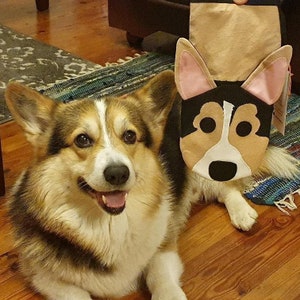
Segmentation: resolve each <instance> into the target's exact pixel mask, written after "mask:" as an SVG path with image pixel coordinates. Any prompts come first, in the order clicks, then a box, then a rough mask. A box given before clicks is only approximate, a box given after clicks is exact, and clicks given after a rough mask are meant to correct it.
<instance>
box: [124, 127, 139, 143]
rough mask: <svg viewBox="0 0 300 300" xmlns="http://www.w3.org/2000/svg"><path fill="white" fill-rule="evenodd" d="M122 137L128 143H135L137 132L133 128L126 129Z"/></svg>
mask: <svg viewBox="0 0 300 300" xmlns="http://www.w3.org/2000/svg"><path fill="white" fill-rule="evenodd" d="M122 138H123V141H124V142H125V143H126V144H134V143H135V142H136V133H135V132H134V131H132V130H126V131H125V132H124V133H123V136H122Z"/></svg>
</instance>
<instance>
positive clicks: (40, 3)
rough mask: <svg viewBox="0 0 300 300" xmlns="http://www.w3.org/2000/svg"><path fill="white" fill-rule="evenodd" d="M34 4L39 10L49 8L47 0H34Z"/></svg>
mask: <svg viewBox="0 0 300 300" xmlns="http://www.w3.org/2000/svg"><path fill="white" fill-rule="evenodd" d="M35 4H36V8H37V10H39V11H43V10H47V9H48V8H49V0H35Z"/></svg>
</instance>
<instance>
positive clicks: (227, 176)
mask: <svg viewBox="0 0 300 300" xmlns="http://www.w3.org/2000/svg"><path fill="white" fill-rule="evenodd" d="M208 172H209V176H210V177H211V178H212V179H213V180H217V181H227V180H231V179H232V178H233V177H234V176H235V175H236V172H237V165H236V164H235V163H232V162H230V161H220V160H218V161H213V162H212V163H210V165H209V170H208Z"/></svg>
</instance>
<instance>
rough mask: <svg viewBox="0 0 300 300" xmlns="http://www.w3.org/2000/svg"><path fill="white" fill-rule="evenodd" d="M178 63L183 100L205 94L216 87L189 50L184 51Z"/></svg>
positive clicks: (180, 91)
mask: <svg viewBox="0 0 300 300" xmlns="http://www.w3.org/2000/svg"><path fill="white" fill-rule="evenodd" d="M178 63H179V68H178V69H177V70H178V73H179V74H177V75H178V79H179V81H178V84H179V93H180V95H181V97H182V98H183V100H186V99H189V98H192V97H195V96H197V95H200V94H203V93H205V92H207V91H209V90H211V89H213V88H214V87H215V86H214V85H213V84H212V82H211V81H210V80H209V79H208V78H207V76H206V74H205V71H204V70H203V68H202V67H201V66H200V65H199V63H198V62H197V60H196V58H195V57H194V56H193V55H191V54H190V53H189V52H188V51H182V53H181V55H180V59H179V62H178ZM203 63H204V62H203Z"/></svg>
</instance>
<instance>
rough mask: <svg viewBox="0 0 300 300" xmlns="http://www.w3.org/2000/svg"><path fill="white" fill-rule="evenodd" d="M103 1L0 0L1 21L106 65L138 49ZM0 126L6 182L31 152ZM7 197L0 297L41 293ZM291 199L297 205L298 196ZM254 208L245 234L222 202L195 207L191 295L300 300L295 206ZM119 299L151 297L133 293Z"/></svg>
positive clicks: (184, 247)
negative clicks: (26, 273)
mask: <svg viewBox="0 0 300 300" xmlns="http://www.w3.org/2000/svg"><path fill="white" fill-rule="evenodd" d="M106 2H107V1H104V0H103V1H102V0H82V1H78V0H64V1H50V11H49V12H42V13H37V12H36V9H35V6H34V1H33V0H1V1H0V23H2V24H3V25H6V26H9V27H11V28H12V29H15V30H17V31H19V32H21V33H24V34H27V35H30V36H32V37H34V38H36V39H38V40H40V41H43V42H45V43H49V44H51V45H54V46H57V47H59V48H62V49H64V50H67V51H69V52H71V53H73V54H75V55H78V56H80V57H83V58H85V59H89V60H92V61H94V62H96V63H99V64H104V63H105V62H108V61H109V62H114V61H116V60H117V59H118V58H120V57H125V56H128V55H129V56H132V55H133V54H134V53H135V52H136V50H134V49H132V48H129V47H128V45H127V43H126V40H125V34H124V32H121V31H119V30H117V29H113V28H109V27H108V24H107V4H106ZM0 130H1V138H2V144H3V145H2V146H3V154H4V167H5V177H6V186H7V188H8V189H9V188H10V187H11V186H12V183H13V182H14V180H15V179H16V176H17V175H18V174H19V173H20V171H21V170H22V168H23V167H24V166H26V165H27V163H28V161H29V160H30V157H31V154H32V153H31V149H30V147H29V145H28V143H27V142H26V141H25V139H24V137H23V135H22V134H21V132H20V130H19V129H18V128H17V126H16V125H15V124H14V123H13V122H10V123H7V124H5V125H2V126H1V127H0ZM5 202H6V197H2V198H0V300H4V299H5V300H6V299H11V300H16V299H41V297H40V296H38V295H34V294H33V293H32V292H31V290H30V289H29V288H28V287H26V285H25V282H24V280H23V279H22V277H21V276H20V275H19V274H18V271H17V266H18V265H17V255H16V253H15V251H14V249H13V241H12V237H11V234H10V232H9V230H10V224H9V222H8V220H7V218H6V216H5V209H4V204H5ZM296 202H297V203H298V204H299V205H300V199H299V197H298V198H297V201H296ZM253 206H255V205H253ZM255 208H256V209H257V211H258V212H259V220H258V223H257V224H256V225H255V228H253V230H252V231H251V232H248V233H243V232H239V231H237V230H236V229H234V228H233V227H232V226H231V224H230V222H229V218H228V215H227V213H226V211H225V209H224V207H222V206H220V205H209V206H206V205H199V206H197V207H195V209H194V211H193V214H192V216H191V218H190V220H189V222H188V224H187V227H186V230H185V231H184V233H183V234H182V236H181V239H180V253H181V256H182V259H183V261H184V264H185V272H184V274H183V277H182V283H183V289H184V290H185V292H186V294H187V296H188V298H189V299H191V300H198V299H199V300H200V299H220V300H227V299H228V300H234V299H247V300H249V299H251V300H252V299H253V300H261V299H263V300H267V299H272V300H281V299H282V300H292V299H300V212H299V210H297V211H294V212H292V213H291V215H290V216H287V215H285V214H283V213H281V212H280V211H279V210H278V209H276V208H274V207H266V206H255ZM125 299H126V300H133V299H135V300H143V299H144V300H145V299H148V300H149V299H150V297H149V295H146V294H142V293H136V294H134V295H131V296H129V297H126V298H123V300H125ZM70 300H71V299H70ZM170 300H172V299H170Z"/></svg>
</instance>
